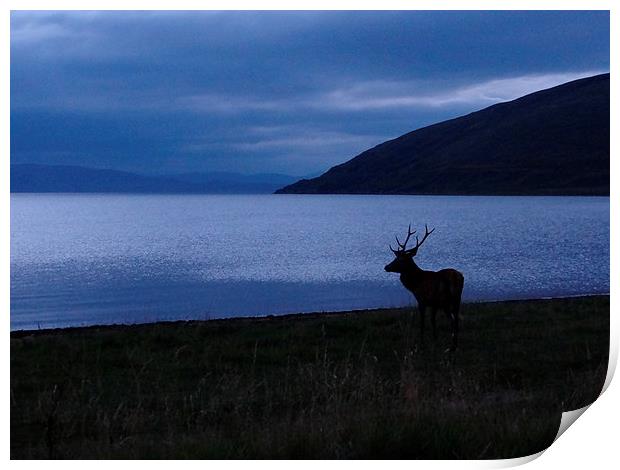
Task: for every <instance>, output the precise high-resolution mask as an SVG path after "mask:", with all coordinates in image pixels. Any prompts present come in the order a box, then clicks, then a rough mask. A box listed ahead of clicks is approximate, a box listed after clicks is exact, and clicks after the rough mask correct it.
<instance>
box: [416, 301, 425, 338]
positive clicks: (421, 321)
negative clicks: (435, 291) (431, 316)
mask: <svg viewBox="0 0 620 470" xmlns="http://www.w3.org/2000/svg"><path fill="white" fill-rule="evenodd" d="M418 310H419V311H420V340H424V323H425V322H424V314H425V313H426V306H425V305H423V304H418Z"/></svg>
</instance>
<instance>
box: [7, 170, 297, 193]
mask: <svg viewBox="0 0 620 470" xmlns="http://www.w3.org/2000/svg"><path fill="white" fill-rule="evenodd" d="M297 178H298V177H294V176H289V175H281V174H267V173H265V174H256V175H243V174H238V173H222V172H213V173H184V174H177V175H170V176H145V175H139V174H136V173H129V172H125V171H117V170H101V169H94V168H84V167H80V166H66V165H37V164H14V165H11V192H12V193H59V192H66V193H196V194H203V193H221V194H230V193H273V192H274V191H275V190H276V189H277V188H280V187H282V186H283V185H285V184H290V183H292V182H293V181H295V180H296V179H297Z"/></svg>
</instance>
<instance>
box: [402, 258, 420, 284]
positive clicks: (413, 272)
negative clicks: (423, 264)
mask: <svg viewBox="0 0 620 470" xmlns="http://www.w3.org/2000/svg"><path fill="white" fill-rule="evenodd" d="M424 272H425V271H424V270H423V269H421V268H420V267H419V266H418V265H417V264H415V263H413V262H412V263H411V267H410V268H409V269H407V271H403V272H402V273H401V274H400V281H401V282H402V283H403V284H404V285H405V287H407V288H409V289H411V288H414V287H415V286H416V285H418V284H419V283H420V281H421V280H422V276H423V275H424Z"/></svg>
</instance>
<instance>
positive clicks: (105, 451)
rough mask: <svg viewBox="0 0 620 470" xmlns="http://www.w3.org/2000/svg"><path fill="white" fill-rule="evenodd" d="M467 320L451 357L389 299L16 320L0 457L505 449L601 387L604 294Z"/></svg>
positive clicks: (547, 429) (502, 309) (528, 448)
mask: <svg viewBox="0 0 620 470" xmlns="http://www.w3.org/2000/svg"><path fill="white" fill-rule="evenodd" d="M463 316H464V322H463V334H462V340H461V344H460V348H459V350H458V351H457V353H456V354H455V355H452V356H451V355H447V354H445V353H444V352H443V351H444V349H445V347H446V346H447V345H448V343H449V332H448V324H447V321H446V322H439V326H441V327H442V328H440V331H439V339H438V341H437V343H434V342H433V341H432V340H430V338H429V339H427V340H426V342H425V343H424V344H422V343H420V342H419V340H418V337H417V325H416V324H415V318H416V317H414V320H412V316H411V314H410V312H409V311H406V310H402V309H401V310H399V309H393V310H377V311H366V312H352V313H350V314H324V315H305V316H288V317H273V318H268V319H237V320H219V321H208V322H176V323H162V324H151V325H137V326H123V327H119V326H117V327H98V328H82V329H67V330H56V331H48V332H28V333H23V332H19V333H17V332H16V333H12V334H11V457H12V458H14V459H16V458H17V459H19V458H428V459H434V458H443V459H450V458H509V457H518V456H523V455H528V454H531V453H534V452H538V451H540V450H542V449H544V448H546V447H547V446H548V445H549V444H550V443H551V442H552V440H553V437H554V436H555V434H556V432H557V429H558V425H559V420H560V413H561V411H562V410H567V409H574V408H578V407H581V406H584V405H586V404H588V403H591V402H592V401H593V400H595V399H596V397H597V396H598V394H599V393H600V390H601V388H602V385H603V382H604V379H605V374H606V370H607V354H608V348H609V298H608V297H606V296H602V297H589V298H577V299H560V300H549V301H524V302H504V303H489V304H469V305H466V306H465V307H464V315H463ZM438 319H439V320H441V318H438ZM412 321H413V323H414V324H412Z"/></svg>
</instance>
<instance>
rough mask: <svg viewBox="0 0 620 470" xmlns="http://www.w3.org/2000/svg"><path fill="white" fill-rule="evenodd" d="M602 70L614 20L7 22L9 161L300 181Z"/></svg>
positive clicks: (327, 17)
mask: <svg viewBox="0 0 620 470" xmlns="http://www.w3.org/2000/svg"><path fill="white" fill-rule="evenodd" d="M608 69H609V14H608V13H607V12H125V11H120V12H13V13H12V15H11V139H12V140H11V159H12V161H13V162H47V163H69V164H82V165H87V166H93V167H112V168H119V169H130V170H137V171H145V172H175V171H188V170H192V171H193V170H208V169H218V170H236V171H247V172H258V171H281V172H289V173H292V174H299V175H301V174H306V173H312V172H316V171H318V170H322V169H325V168H327V167H329V166H331V165H333V164H336V163H339V162H341V161H344V160H346V159H348V158H350V157H352V156H354V155H355V154H356V153H358V152H360V151H362V150H364V149H365V148H368V147H370V146H372V145H375V144H377V143H380V142H381V141H383V140H386V139H388V138H393V137H395V136H397V135H400V134H402V133H404V132H407V131H410V130H412V129H414V128H416V127H420V126H422V125H426V124H430V123H432V122H435V121H438V120H441V119H446V118H449V117H453V116H456V115H458V114H461V113H464V112H469V111H472V110H475V109H479V108H482V107H485V106H488V105H489V104H492V103H494V102H498V101H502V100H507V99H511V98H514V97H517V96H520V95H523V94H525V93H528V92H531V91H534V90H537V89H542V88H546V87H549V86H553V85H556V84H559V83H562V82H565V81H568V80H572V79H574V78H578V77H581V76H586V75H592V74H594V73H599V72H603V71H607V70H608Z"/></svg>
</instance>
